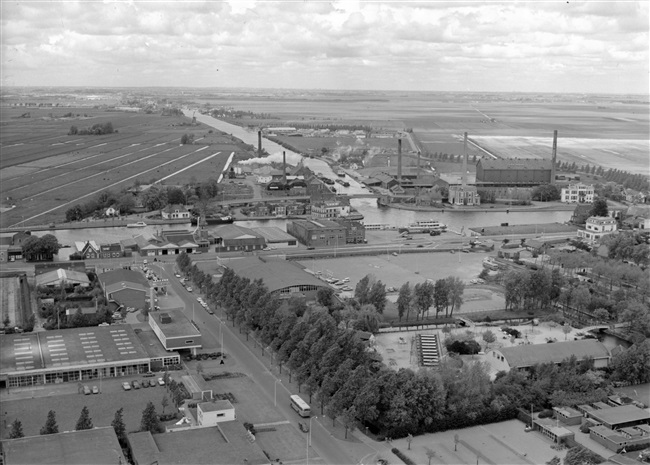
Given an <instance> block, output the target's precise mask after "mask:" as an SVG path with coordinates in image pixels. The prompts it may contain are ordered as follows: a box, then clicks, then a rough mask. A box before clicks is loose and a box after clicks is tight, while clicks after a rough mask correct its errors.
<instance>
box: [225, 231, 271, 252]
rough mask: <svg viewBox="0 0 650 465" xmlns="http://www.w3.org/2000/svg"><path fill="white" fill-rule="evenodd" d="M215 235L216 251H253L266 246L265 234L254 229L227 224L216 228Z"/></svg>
mask: <svg viewBox="0 0 650 465" xmlns="http://www.w3.org/2000/svg"><path fill="white" fill-rule="evenodd" d="M213 235H214V236H215V237H216V239H217V240H216V247H215V248H214V251H215V252H217V253H219V252H235V251H242V252H252V251H254V250H262V249H263V248H264V247H266V240H265V239H264V236H262V235H260V234H259V233H256V232H255V231H253V230H252V229H248V228H243V227H241V226H235V225H234V224H225V225H222V226H219V227H217V228H215V230H214V231H213Z"/></svg>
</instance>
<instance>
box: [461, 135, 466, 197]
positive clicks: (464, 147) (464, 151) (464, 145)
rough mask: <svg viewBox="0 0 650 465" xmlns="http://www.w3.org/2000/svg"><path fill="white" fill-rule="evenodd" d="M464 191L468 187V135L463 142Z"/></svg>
mask: <svg viewBox="0 0 650 465" xmlns="http://www.w3.org/2000/svg"><path fill="white" fill-rule="evenodd" d="M461 179H462V183H463V190H464V189H465V188H466V187H467V133H465V138H464V141H463V176H462V178H461Z"/></svg>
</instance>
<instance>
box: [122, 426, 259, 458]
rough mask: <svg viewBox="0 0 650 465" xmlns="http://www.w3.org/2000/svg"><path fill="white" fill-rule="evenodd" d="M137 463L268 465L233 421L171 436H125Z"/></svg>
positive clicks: (140, 434)
mask: <svg viewBox="0 0 650 465" xmlns="http://www.w3.org/2000/svg"><path fill="white" fill-rule="evenodd" d="M129 442H130V443H131V444H132V446H133V456H134V459H135V460H136V461H137V463H147V464H148V463H153V462H156V461H158V462H159V463H160V464H161V465H163V464H187V463H191V464H194V465H203V464H206V465H207V464H210V465H222V464H223V465H231V464H235V463H248V464H249V465H262V464H268V463H270V461H269V459H268V458H267V457H266V456H265V455H264V453H263V452H262V450H261V449H260V446H259V445H258V444H257V443H256V442H252V443H251V442H250V441H249V440H248V436H247V433H246V429H245V428H244V426H243V425H242V424H241V423H239V422H237V421H230V422H224V423H220V424H219V426H214V427H209V428H191V429H187V430H185V431H176V432H174V433H173V434H171V433H170V434H165V433H162V434H154V435H152V434H151V433H149V432H143V433H132V434H129Z"/></svg>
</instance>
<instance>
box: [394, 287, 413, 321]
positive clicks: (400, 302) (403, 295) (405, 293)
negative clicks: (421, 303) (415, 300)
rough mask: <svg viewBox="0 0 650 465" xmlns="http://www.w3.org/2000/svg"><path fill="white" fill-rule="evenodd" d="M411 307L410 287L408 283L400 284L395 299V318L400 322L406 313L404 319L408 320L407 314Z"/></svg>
mask: <svg viewBox="0 0 650 465" xmlns="http://www.w3.org/2000/svg"><path fill="white" fill-rule="evenodd" d="M410 307H411V286H410V284H409V283H408V282H405V283H404V284H402V287H400V288H399V296H398V297H397V316H398V318H399V320H400V321H402V317H403V316H404V314H405V313H406V319H407V320H408V319H409V317H408V314H409V311H410Z"/></svg>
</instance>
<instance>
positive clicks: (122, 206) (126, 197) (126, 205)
mask: <svg viewBox="0 0 650 465" xmlns="http://www.w3.org/2000/svg"><path fill="white" fill-rule="evenodd" d="M116 206H117V208H118V209H119V210H120V213H121V214H122V215H128V214H129V213H131V212H133V209H134V208H135V199H134V198H133V195H131V194H129V193H126V194H122V195H121V196H120V197H119V198H118V199H117V202H116Z"/></svg>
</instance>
